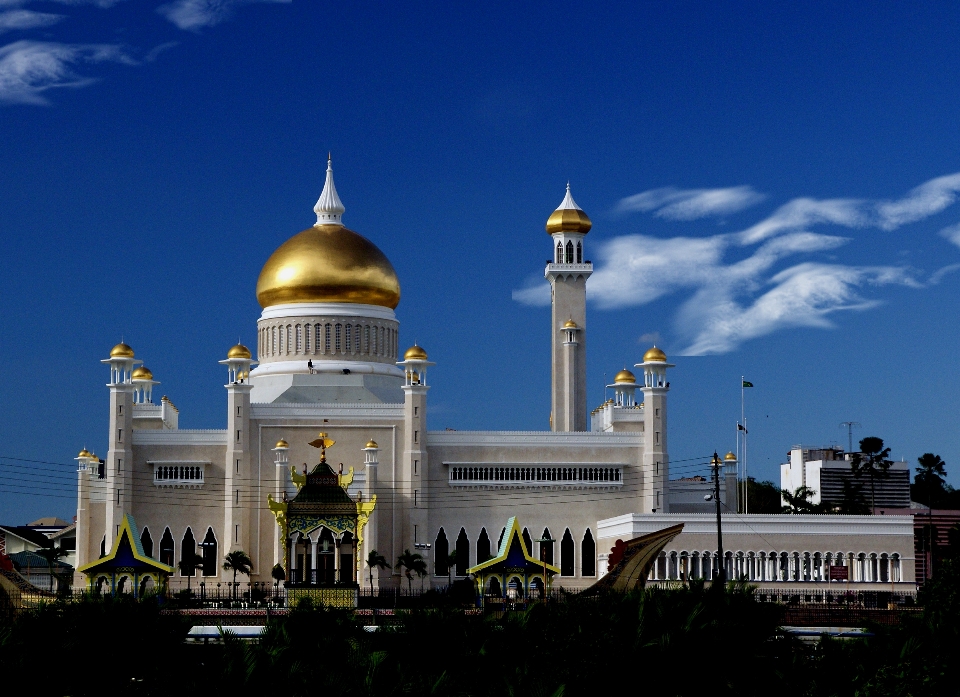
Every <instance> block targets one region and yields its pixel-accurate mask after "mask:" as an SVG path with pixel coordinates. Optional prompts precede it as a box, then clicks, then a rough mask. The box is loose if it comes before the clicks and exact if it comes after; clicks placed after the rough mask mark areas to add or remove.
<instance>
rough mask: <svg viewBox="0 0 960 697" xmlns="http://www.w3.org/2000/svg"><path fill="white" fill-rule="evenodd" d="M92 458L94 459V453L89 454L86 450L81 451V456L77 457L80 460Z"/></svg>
mask: <svg viewBox="0 0 960 697" xmlns="http://www.w3.org/2000/svg"><path fill="white" fill-rule="evenodd" d="M91 457H93V453H91V452H89V451H88V450H87V449H86V448H84V449H83V450H81V451H80V454H79V455H77V459H78V460H80V459H84V460H89V459H90V458H91Z"/></svg>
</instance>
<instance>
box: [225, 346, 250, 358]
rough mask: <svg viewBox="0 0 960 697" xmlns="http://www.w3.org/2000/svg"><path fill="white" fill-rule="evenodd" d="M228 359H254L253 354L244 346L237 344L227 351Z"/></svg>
mask: <svg viewBox="0 0 960 697" xmlns="http://www.w3.org/2000/svg"><path fill="white" fill-rule="evenodd" d="M227 358H253V354H251V353H250V349H248V348H247V347H246V346H244V345H243V344H235V345H234V346H231V347H230V350H229V351H227Z"/></svg>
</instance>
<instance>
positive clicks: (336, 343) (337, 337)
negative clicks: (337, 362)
mask: <svg viewBox="0 0 960 697" xmlns="http://www.w3.org/2000/svg"><path fill="white" fill-rule="evenodd" d="M341 331H343V325H341V324H338V325H337V326H335V327H334V337H333V340H334V342H333V343H334V347H333V352H334V353H340V332H341Z"/></svg>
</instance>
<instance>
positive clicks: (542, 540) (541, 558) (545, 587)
mask: <svg viewBox="0 0 960 697" xmlns="http://www.w3.org/2000/svg"><path fill="white" fill-rule="evenodd" d="M534 542H539V543H540V561H541V563H543V604H544V605H546V604H547V560H546V559H545V558H544V554H543V552H544V547H543V543H544V542H553V540H552V539H550V538H549V537H544V538H542V539H538V540H534Z"/></svg>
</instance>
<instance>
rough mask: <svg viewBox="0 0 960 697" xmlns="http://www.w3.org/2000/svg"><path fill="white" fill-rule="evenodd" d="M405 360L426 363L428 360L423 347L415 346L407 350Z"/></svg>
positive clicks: (404, 355)
mask: <svg viewBox="0 0 960 697" xmlns="http://www.w3.org/2000/svg"><path fill="white" fill-rule="evenodd" d="M403 360H405V361H425V360H427V352H426V351H424V350H423V348H422V347H420V346H417V345H416V344H414V345H413V346H411V347H410V348H408V349H407V350H406V352H404V354H403Z"/></svg>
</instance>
